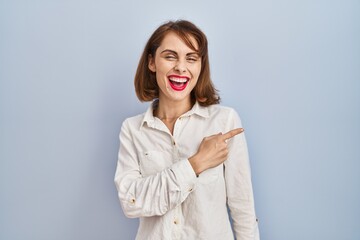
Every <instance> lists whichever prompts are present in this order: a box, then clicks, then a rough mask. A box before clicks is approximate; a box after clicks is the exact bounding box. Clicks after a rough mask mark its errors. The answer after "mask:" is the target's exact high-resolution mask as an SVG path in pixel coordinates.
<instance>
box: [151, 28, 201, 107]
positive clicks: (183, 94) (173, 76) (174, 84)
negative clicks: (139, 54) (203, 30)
mask: <svg viewBox="0 0 360 240" xmlns="http://www.w3.org/2000/svg"><path fill="white" fill-rule="evenodd" d="M190 39H191V41H192V43H193V45H194V46H195V48H196V49H197V48H198V45H197V43H196V41H195V39H194V38H192V37H191V38H190ZM149 69H150V70H151V71H152V72H154V73H156V81H157V84H158V86H159V100H160V101H163V100H165V101H175V102H178V101H184V102H188V101H189V100H190V93H191V91H192V90H193V89H194V87H195V85H196V83H197V80H198V78H199V75H200V71H201V57H200V56H199V55H198V53H197V52H196V51H194V50H193V49H191V48H189V47H188V46H187V45H186V44H185V43H184V42H183V40H182V39H181V38H180V37H179V36H178V35H176V34H175V33H173V32H170V33H168V34H167V35H166V36H165V37H164V39H163V41H162V42H161V45H160V46H159V47H158V49H157V50H156V53H155V57H153V56H150V57H149ZM162 99H163V100H162Z"/></svg>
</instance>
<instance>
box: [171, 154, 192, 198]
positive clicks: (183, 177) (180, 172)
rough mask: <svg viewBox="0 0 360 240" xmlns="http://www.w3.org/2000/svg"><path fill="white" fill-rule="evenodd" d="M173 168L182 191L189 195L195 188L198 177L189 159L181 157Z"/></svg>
mask: <svg viewBox="0 0 360 240" xmlns="http://www.w3.org/2000/svg"><path fill="white" fill-rule="evenodd" d="M171 170H172V171H173V173H174V174H175V177H176V180H177V182H178V184H179V187H180V191H181V192H183V193H185V195H187V194H188V193H190V192H192V191H193V190H194V187H195V183H196V180H197V178H196V174H195V172H194V169H193V168H192V166H191V164H190V162H189V160H188V159H181V160H180V161H178V162H176V163H174V164H173V165H172V167H171Z"/></svg>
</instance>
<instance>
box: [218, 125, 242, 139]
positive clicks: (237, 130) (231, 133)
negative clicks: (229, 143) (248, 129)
mask: <svg viewBox="0 0 360 240" xmlns="http://www.w3.org/2000/svg"><path fill="white" fill-rule="evenodd" d="M243 131H244V129H243V128H235V129H233V130H230V131H228V132H227V133H224V134H223V135H221V138H222V139H223V140H224V141H225V140H228V139H230V138H232V137H234V136H236V135H238V134H240V133H242V132H243Z"/></svg>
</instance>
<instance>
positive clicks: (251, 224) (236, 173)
mask: <svg viewBox="0 0 360 240" xmlns="http://www.w3.org/2000/svg"><path fill="white" fill-rule="evenodd" d="M228 127H229V130H230V129H234V128H239V127H242V124H241V120H240V118H239V116H238V114H237V113H236V112H235V111H234V110H232V111H231V113H230V116H229V118H228ZM228 146H229V156H228V159H227V160H226V161H225V162H224V165H225V181H226V191H227V199H228V206H229V209H230V214H231V218H232V220H233V227H234V232H235V235H236V239H237V240H258V239H259V230H258V223H257V218H256V214H255V206H254V197H253V188H252V182H251V170H250V162H249V155H248V149H247V144H246V139H245V134H244V133H241V134H239V135H237V136H235V137H234V138H232V139H231V140H230V141H229V142H228Z"/></svg>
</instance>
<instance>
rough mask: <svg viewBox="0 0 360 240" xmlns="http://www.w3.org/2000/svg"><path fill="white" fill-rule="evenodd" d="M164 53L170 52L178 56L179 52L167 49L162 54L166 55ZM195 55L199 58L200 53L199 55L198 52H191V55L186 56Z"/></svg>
mask: <svg viewBox="0 0 360 240" xmlns="http://www.w3.org/2000/svg"><path fill="white" fill-rule="evenodd" d="M164 52H170V53H173V54H176V55H178V54H177V52H175V51H174V50H170V49H165V50H163V51H162V52H161V53H164ZM161 53H160V54H161ZM193 54H196V55H198V56H199V53H198V52H189V53H187V54H186V56H189V55H193Z"/></svg>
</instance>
